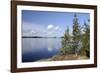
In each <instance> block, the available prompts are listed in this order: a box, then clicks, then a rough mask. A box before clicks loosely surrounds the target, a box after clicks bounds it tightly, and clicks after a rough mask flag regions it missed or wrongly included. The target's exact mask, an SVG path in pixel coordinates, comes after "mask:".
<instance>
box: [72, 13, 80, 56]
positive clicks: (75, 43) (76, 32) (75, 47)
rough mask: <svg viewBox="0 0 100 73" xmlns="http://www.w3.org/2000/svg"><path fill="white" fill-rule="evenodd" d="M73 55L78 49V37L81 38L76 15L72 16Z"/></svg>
mask: <svg viewBox="0 0 100 73" xmlns="http://www.w3.org/2000/svg"><path fill="white" fill-rule="evenodd" d="M72 34H73V38H72V40H73V53H74V54H76V55H77V54H78V50H79V49H78V47H79V45H78V44H79V42H80V37H81V30H80V26H79V22H78V18H77V15H76V14H74V19H73V32H72Z"/></svg>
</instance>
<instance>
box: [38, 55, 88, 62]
mask: <svg viewBox="0 0 100 73" xmlns="http://www.w3.org/2000/svg"><path fill="white" fill-rule="evenodd" d="M86 59H89V58H88V57H87V56H85V55H77V56H76V55H54V56H52V57H51V58H47V59H40V60H38V61H63V60H86Z"/></svg>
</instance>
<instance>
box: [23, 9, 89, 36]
mask: <svg viewBox="0 0 100 73" xmlns="http://www.w3.org/2000/svg"><path fill="white" fill-rule="evenodd" d="M73 16H74V13H72V12H70V13H68V12H47V11H30V10H23V11H22V24H23V25H22V28H23V30H22V32H23V36H45V37H46V36H47V37H50V36H63V33H64V31H65V30H66V28H67V26H68V27H69V29H70V32H71V31H72V25H73ZM77 17H78V19H79V23H80V25H81V26H82V25H83V24H84V21H87V20H88V19H89V17H90V15H89V14H88V13H77Z"/></svg>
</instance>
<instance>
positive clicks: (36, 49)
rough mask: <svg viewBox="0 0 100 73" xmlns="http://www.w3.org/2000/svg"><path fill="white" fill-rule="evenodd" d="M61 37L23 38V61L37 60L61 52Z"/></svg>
mask: <svg viewBox="0 0 100 73" xmlns="http://www.w3.org/2000/svg"><path fill="white" fill-rule="evenodd" d="M60 48H61V38H23V39H22V62H35V61H38V60H41V59H47V58H50V57H52V56H54V55H57V54H59V49H60Z"/></svg>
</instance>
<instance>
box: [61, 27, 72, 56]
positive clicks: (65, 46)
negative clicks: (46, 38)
mask: <svg viewBox="0 0 100 73" xmlns="http://www.w3.org/2000/svg"><path fill="white" fill-rule="evenodd" d="M70 38H71V37H70V34H69V28H68V27H67V30H66V31H65V34H64V37H63V38H62V48H61V49H60V52H61V54H62V55H66V54H70V53H71V45H70Z"/></svg>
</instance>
